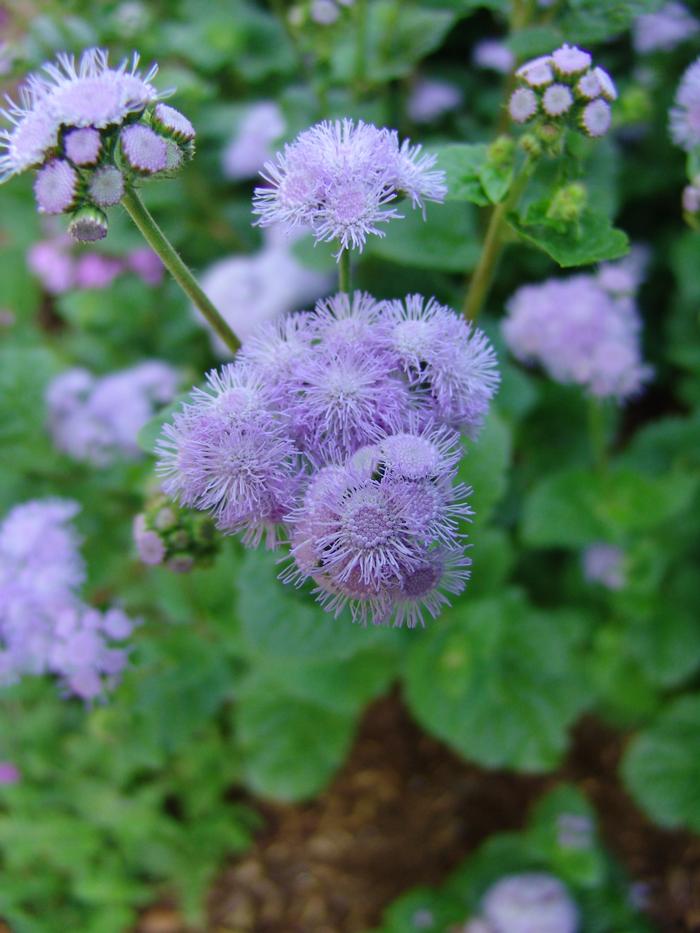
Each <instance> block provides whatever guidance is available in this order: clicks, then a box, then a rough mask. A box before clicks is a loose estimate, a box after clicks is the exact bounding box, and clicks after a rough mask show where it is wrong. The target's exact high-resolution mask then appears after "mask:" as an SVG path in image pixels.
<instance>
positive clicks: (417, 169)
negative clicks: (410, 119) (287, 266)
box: [253, 120, 447, 257]
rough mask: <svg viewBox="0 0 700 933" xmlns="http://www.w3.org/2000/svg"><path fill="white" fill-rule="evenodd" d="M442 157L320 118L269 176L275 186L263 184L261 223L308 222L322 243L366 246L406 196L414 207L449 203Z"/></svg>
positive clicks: (373, 130)
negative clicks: (437, 161) (439, 165)
mask: <svg viewBox="0 0 700 933" xmlns="http://www.w3.org/2000/svg"><path fill="white" fill-rule="evenodd" d="M434 164H435V157H434V156H430V155H425V154H421V147H420V146H411V144H410V143H409V142H408V141H407V140H406V141H404V143H403V144H401V145H399V139H398V134H397V133H396V132H395V131H391V130H387V129H378V128H377V127H376V126H373V125H372V124H366V123H362V122H361V121H360V122H359V123H357V124H355V123H354V122H353V121H352V120H344V121H342V122H340V121H337V122H335V123H329V122H325V123H319V124H317V125H316V126H313V127H311V129H308V130H305V131H304V132H303V133H301V134H300V135H299V136H298V137H297V138H296V140H295V141H294V142H293V143H291V144H290V145H287V146H285V149H284V152H283V153H278V154H277V157H276V159H275V161H273V162H268V163H266V165H265V169H264V171H263V172H262V173H261V174H262V176H263V178H264V179H265V180H266V181H267V182H268V187H265V188H262V187H261V188H256V190H255V198H254V202H253V203H254V207H253V210H254V213H256V214H258V215H259V220H258V223H259V224H261V225H262V226H268V225H269V224H272V223H277V222H281V223H283V224H286V225H287V226H290V227H299V226H301V227H308V228H310V229H311V231H312V232H313V234H314V237H315V238H316V241H317V242H320V241H324V242H330V241H335V242H337V243H338V245H339V252H338V257H339V256H340V253H341V252H342V251H343V250H346V249H358V250H360V251H361V250H362V249H363V248H364V245H365V243H366V241H367V237H368V236H369V235H370V234H375V235H377V236H383V234H384V232H383V230H382V229H381V228H380V227H379V226H378V224H384V223H387V222H388V221H389V220H392V219H393V218H395V217H399V216H401V215H399V213H398V212H397V211H396V209H395V208H394V207H393V206H390V205H391V202H393V201H395V200H396V199H397V198H398V197H399V196H406V197H408V198H410V200H411V202H412V204H413V206H414V207H420V208H422V207H423V206H424V203H425V202H426V201H443V200H444V197H445V194H446V190H447V189H446V187H445V183H444V173H443V172H440V171H435V170H433V166H434Z"/></svg>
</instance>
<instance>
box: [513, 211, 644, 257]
mask: <svg viewBox="0 0 700 933" xmlns="http://www.w3.org/2000/svg"><path fill="white" fill-rule="evenodd" d="M548 209H549V204H548V203H546V204H532V205H530V207H529V208H528V210H527V212H526V214H525V215H524V216H523V217H516V216H515V215H510V217H509V222H510V225H511V227H512V228H513V230H515V232H516V233H518V234H519V235H520V236H521V237H523V239H524V240H526V241H527V242H528V243H530V244H532V245H533V246H537V247H538V248H539V249H541V250H544V252H545V253H547V255H549V256H551V257H552V259H553V260H554V261H555V262H556V263H558V265H560V266H561V267H562V268H563V269H568V268H571V267H572V266H587V265H590V263H594V262H604V261H605V260H611V259H619V258H620V256H624V255H625V253H626V252H627V251H628V249H629V242H628V239H627V236H626V234H625V233H623V231H622V230H617V229H616V228H615V227H613V226H612V225H611V223H610V221H609V220H608V218H607V217H606V216H605V215H604V214H601V213H599V212H597V211H594V210H590V209H586V210H585V211H584V212H583V213H582V214H581V216H580V217H579V218H578V220H577V221H576V222H575V223H573V224H570V225H562V224H561V223H559V222H557V221H554V220H551V219H550V218H549V217H548V216H547V211H548Z"/></svg>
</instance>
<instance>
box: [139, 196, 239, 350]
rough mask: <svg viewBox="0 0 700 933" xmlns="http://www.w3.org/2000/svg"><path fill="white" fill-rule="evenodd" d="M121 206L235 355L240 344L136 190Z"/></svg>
mask: <svg viewBox="0 0 700 933" xmlns="http://www.w3.org/2000/svg"><path fill="white" fill-rule="evenodd" d="M122 204H123V206H124V209H125V210H126V212H127V214H128V215H129V216H130V217H131V219H132V220H133V222H134V223H135V224H136V226H137V227H138V229H139V230H140V232H141V234H142V235H143V238H144V239H145V241H146V242H147V243H148V245H149V246H150V247H151V249H152V250H153V251H154V252H155V253H157V254H158V256H160V258H161V260H162V262H163V265H164V266H165V268H166V269H167V270H168V272H169V273H170V274H171V275H172V277H173V278H174V279H175V281H176V282H177V284H178V285H179V286H180V288H181V289H182V290H183V292H184V293H185V294H186V295H187V297H188V298H189V299H190V301H191V302H192V303H193V304H194V305H195V306H196V307H197V308H199V310H200V311H201V312H202V314H203V315H204V317H205V318H206V320H207V321H208V322H209V324H210V325H211V326H212V328H213V329H214V331H215V332H216V334H217V335H218V336H219V337H220V338H221V339H222V340H223V342H224V343H225V344H226V346H227V347H228V348H229V349H230V350H232V351H233V352H234V353H235V352H236V350H238V348H239V347H240V342H239V340H238V338H237V337H236V335H235V334H234V332H233V331H232V330H231V328H230V327H229V326H228V324H227V323H226V321H225V320H224V319H223V318H222V317H221V315H220V314H219V312H218V311H217V310H216V308H215V307H214V305H213V304H212V303H211V301H209V299H208V298H207V296H206V295H205V294H204V292H203V291H202V289H201V288H200V286H199V283H198V282H197V280H196V279H195V277H194V276H193V275H192V273H191V272H190V270H189V269H188V268H187V266H186V265H185V263H184V262H183V261H182V259H181V258H180V256H179V254H178V253H177V252H176V251H175V249H174V247H173V245H172V244H171V242H170V240H168V238H167V237H166V235H165V234H164V233H163V231H162V230H161V229H160V227H159V226H158V224H157V223H156V221H155V220H154V218H153V217H152V216H151V213H150V211H149V210H148V208H147V207H146V205H145V204H144V203H143V201H142V200H141V198H140V197H139V196H138V193H137V192H136V191H135V190H134V189H133V188H127V189H126V191H125V193H124V197H123V198H122Z"/></svg>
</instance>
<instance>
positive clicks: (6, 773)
mask: <svg viewBox="0 0 700 933" xmlns="http://www.w3.org/2000/svg"><path fill="white" fill-rule="evenodd" d="M21 779H22V775H21V774H20V771H19V768H18V767H17V765H14V764H12V762H11V761H0V785H5V786H7V785H10V784H19V782H20V781H21Z"/></svg>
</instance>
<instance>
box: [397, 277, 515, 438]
mask: <svg viewBox="0 0 700 933" xmlns="http://www.w3.org/2000/svg"><path fill="white" fill-rule="evenodd" d="M387 315H388V318H389V322H390V337H389V342H390V348H391V351H392V353H393V354H395V358H396V360H397V364H398V366H399V368H400V369H401V370H402V371H403V372H404V374H405V375H406V377H407V378H408V381H409V384H410V385H411V386H412V387H414V388H416V389H420V390H422V391H424V392H426V393H427V395H428V397H429V399H430V404H431V407H432V413H433V416H434V417H435V418H436V419H437V420H438V421H442V422H444V423H445V424H448V425H450V426H452V427H454V428H456V429H457V430H461V431H465V432H467V433H469V434H474V433H476V432H478V430H479V428H480V427H481V425H482V423H483V420H484V417H485V416H486V413H487V411H488V407H489V404H490V402H491V399H492V398H493V396H494V395H495V394H496V390H497V389H498V384H499V381H500V376H499V373H498V366H497V360H496V354H495V353H494V351H493V348H492V347H491V344H490V343H489V341H488V339H487V338H486V336H485V334H484V333H483V332H482V331H480V330H478V329H476V328H474V327H473V326H472V325H471V324H469V323H468V322H467V321H465V320H464V318H462V317H460V316H458V315H457V314H456V313H455V312H454V311H453V310H452V309H451V308H448V307H445V306H444V305H440V304H438V302H437V301H435V299H432V298H431V299H430V300H429V301H427V302H426V301H425V299H424V298H423V297H422V296H420V295H409V296H408V297H407V298H406V299H405V301H391V302H388V303H387Z"/></svg>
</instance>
